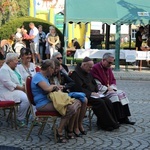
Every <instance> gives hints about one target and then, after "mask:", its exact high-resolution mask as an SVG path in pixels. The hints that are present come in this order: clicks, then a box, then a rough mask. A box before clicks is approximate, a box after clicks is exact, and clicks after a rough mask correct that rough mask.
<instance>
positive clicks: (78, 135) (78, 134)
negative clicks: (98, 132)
mask: <svg viewBox="0 0 150 150" xmlns="http://www.w3.org/2000/svg"><path fill="white" fill-rule="evenodd" d="M73 133H74V134H75V136H76V137H82V135H81V133H76V132H75V131H73Z"/></svg>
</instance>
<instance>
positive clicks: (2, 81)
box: [0, 53, 29, 127]
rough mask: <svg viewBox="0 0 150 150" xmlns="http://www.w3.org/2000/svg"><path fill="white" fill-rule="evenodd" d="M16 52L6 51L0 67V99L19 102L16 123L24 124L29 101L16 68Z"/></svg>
mask: <svg viewBox="0 0 150 150" xmlns="http://www.w3.org/2000/svg"><path fill="white" fill-rule="evenodd" d="M17 64H18V54H16V53H8V54H7V55H6V60H5V63H4V64H3V66H2V67H1V69H0V101H5V100H14V101H15V102H16V103H17V102H20V106H19V110H18V116H17V119H18V125H19V126H21V127H22V126H25V117H26V113H27V110H28V108H29V101H28V98H27V95H26V93H25V86H24V81H23V80H22V76H21V74H20V73H19V70H18V69H17V67H16V66H17Z"/></svg>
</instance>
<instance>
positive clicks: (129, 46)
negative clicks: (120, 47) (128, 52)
mask: <svg viewBox="0 0 150 150" xmlns="http://www.w3.org/2000/svg"><path fill="white" fill-rule="evenodd" d="M129 49H131V24H129Z"/></svg>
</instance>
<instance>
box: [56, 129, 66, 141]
mask: <svg viewBox="0 0 150 150" xmlns="http://www.w3.org/2000/svg"><path fill="white" fill-rule="evenodd" d="M56 132H57V134H56V136H57V142H58V143H67V142H68V141H67V139H66V138H65V137H63V135H60V134H59V133H58V130H56Z"/></svg>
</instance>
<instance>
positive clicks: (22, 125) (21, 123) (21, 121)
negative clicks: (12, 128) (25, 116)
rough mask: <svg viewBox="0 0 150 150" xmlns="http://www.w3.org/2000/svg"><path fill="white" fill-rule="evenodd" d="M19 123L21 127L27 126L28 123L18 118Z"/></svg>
mask: <svg viewBox="0 0 150 150" xmlns="http://www.w3.org/2000/svg"><path fill="white" fill-rule="evenodd" d="M17 125H18V126H19V127H25V126H26V123H25V121H24V120H17Z"/></svg>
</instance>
